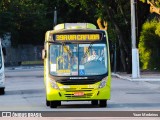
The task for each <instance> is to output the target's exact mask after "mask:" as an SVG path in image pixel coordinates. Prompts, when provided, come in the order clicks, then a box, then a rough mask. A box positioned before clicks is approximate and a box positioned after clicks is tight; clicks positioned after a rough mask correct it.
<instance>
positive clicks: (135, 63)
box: [131, 0, 140, 78]
mask: <svg viewBox="0 0 160 120" xmlns="http://www.w3.org/2000/svg"><path fill="white" fill-rule="evenodd" d="M135 4H136V2H135V0H131V39H132V78H139V77H140V70H139V53H138V49H137V48H136V16H135Z"/></svg>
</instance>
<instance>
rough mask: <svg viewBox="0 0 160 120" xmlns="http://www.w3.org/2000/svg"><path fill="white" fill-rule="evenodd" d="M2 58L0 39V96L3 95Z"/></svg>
mask: <svg viewBox="0 0 160 120" xmlns="http://www.w3.org/2000/svg"><path fill="white" fill-rule="evenodd" d="M4 89H5V75H4V58H3V51H2V45H1V39H0V95H3V94H4V93H5V91H4Z"/></svg>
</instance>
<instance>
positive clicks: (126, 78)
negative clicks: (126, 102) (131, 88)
mask: <svg viewBox="0 0 160 120" xmlns="http://www.w3.org/2000/svg"><path fill="white" fill-rule="evenodd" d="M112 76H115V77H117V78H120V79H123V80H129V81H146V82H160V78H129V77H125V76H121V75H119V74H117V73H112Z"/></svg>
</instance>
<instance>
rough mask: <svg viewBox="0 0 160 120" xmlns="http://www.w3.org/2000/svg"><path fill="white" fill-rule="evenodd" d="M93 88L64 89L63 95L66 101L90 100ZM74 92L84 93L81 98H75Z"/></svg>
mask: <svg viewBox="0 0 160 120" xmlns="http://www.w3.org/2000/svg"><path fill="white" fill-rule="evenodd" d="M94 89H95V88H65V89H64V90H65V92H67V93H66V94H64V95H65V97H66V98H68V99H80V98H91V97H92V95H93V93H92V91H93V90H94ZM74 92H84V93H85V94H84V95H83V96H75V95H74Z"/></svg>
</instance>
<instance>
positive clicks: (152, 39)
mask: <svg viewBox="0 0 160 120" xmlns="http://www.w3.org/2000/svg"><path fill="white" fill-rule="evenodd" d="M159 26H160V20H159V19H152V20H150V21H149V20H148V21H147V22H146V23H144V25H143V27H142V32H141V36H140V42H139V52H140V61H141V67H142V69H151V70H154V69H160V67H159V66H160V62H159V59H160V56H159V54H160V34H159V32H158V31H159V30H160V27H159Z"/></svg>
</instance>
